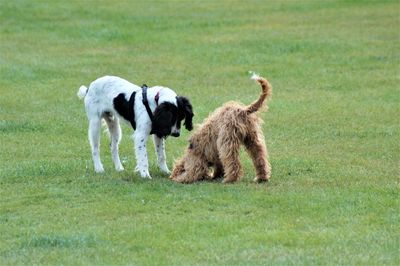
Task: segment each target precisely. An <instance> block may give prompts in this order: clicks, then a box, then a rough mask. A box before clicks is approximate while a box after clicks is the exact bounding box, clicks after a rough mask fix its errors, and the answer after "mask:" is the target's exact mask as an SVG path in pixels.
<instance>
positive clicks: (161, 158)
mask: <svg viewBox="0 0 400 266" xmlns="http://www.w3.org/2000/svg"><path fill="white" fill-rule="evenodd" d="M153 143H154V148H155V150H156V153H157V161H158V167H159V168H160V170H161V171H162V172H164V173H166V174H170V173H171V171H170V170H169V169H168V166H167V160H166V159H165V158H166V156H165V145H164V140H163V139H161V138H159V137H157V136H156V135H154V136H153Z"/></svg>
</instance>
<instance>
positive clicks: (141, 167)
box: [133, 130, 151, 179]
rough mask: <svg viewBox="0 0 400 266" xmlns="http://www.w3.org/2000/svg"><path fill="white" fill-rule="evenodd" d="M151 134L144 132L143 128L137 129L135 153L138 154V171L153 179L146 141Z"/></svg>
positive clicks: (143, 175)
mask: <svg viewBox="0 0 400 266" xmlns="http://www.w3.org/2000/svg"><path fill="white" fill-rule="evenodd" d="M148 137H149V134H145V133H143V132H142V131H141V130H136V131H135V133H134V134H133V139H134V142H135V154H136V169H135V170H136V171H137V172H139V174H140V176H141V177H142V178H149V179H151V176H150V173H149V161H148V157H147V148H146V143H147V139H148Z"/></svg>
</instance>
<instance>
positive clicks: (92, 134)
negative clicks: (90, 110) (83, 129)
mask: <svg viewBox="0 0 400 266" xmlns="http://www.w3.org/2000/svg"><path fill="white" fill-rule="evenodd" d="M100 128H101V118H100V117H91V118H90V120H89V132H88V136H89V142H90V146H91V148H92V158H93V163H94V170H95V171H96V172H97V173H103V172H104V168H103V164H102V163H101V161H100Z"/></svg>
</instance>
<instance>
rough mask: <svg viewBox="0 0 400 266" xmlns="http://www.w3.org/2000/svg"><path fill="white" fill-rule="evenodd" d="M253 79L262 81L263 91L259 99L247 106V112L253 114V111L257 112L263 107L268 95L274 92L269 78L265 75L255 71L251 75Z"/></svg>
mask: <svg viewBox="0 0 400 266" xmlns="http://www.w3.org/2000/svg"><path fill="white" fill-rule="evenodd" d="M251 79H254V80H256V81H257V82H258V83H260V85H261V88H262V92H261V95H260V98H258V100H257V101H255V102H254V103H252V104H250V105H249V106H248V107H247V110H246V112H247V114H251V113H254V112H257V111H258V110H259V109H260V108H261V106H262V105H263V103H264V101H265V99H266V98H267V97H270V96H271V94H272V87H271V85H270V84H269V82H268V80H266V79H265V78H263V77H260V76H258V75H257V74H255V73H253V76H252V77H251Z"/></svg>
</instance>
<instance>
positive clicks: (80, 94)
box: [76, 85, 88, 100]
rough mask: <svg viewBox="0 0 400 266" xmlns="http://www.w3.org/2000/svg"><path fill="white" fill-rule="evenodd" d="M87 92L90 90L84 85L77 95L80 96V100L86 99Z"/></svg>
mask: <svg viewBox="0 0 400 266" xmlns="http://www.w3.org/2000/svg"><path fill="white" fill-rule="evenodd" d="M87 92H88V88H87V87H86V86H84V85H82V86H81V87H80V88H79V90H78V93H77V94H76V95H78V97H79V99H81V100H82V99H83V98H85V96H86V94H87Z"/></svg>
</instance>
